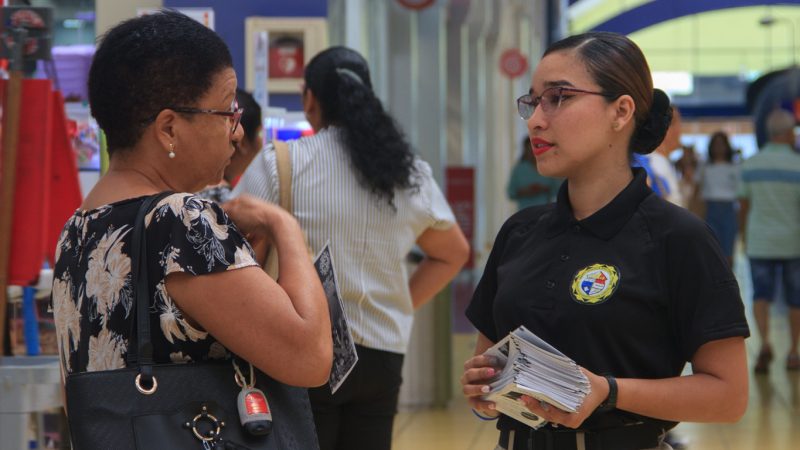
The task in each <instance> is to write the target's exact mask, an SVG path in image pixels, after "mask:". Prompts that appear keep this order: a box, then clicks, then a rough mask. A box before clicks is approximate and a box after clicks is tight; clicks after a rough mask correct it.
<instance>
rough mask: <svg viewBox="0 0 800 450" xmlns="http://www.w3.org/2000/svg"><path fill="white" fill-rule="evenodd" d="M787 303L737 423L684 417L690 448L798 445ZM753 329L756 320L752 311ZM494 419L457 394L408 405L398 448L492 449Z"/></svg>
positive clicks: (798, 378)
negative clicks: (427, 406)
mask: <svg viewBox="0 0 800 450" xmlns="http://www.w3.org/2000/svg"><path fill="white" fill-rule="evenodd" d="M739 261H740V262H739V263H737V264H736V273H737V277H738V278H739V280H740V286H741V288H742V296H743V298H744V299H745V303H746V306H747V309H748V313H749V312H750V295H751V289H750V282H749V272H748V270H749V269H748V267H747V264H746V262H743V259H742V258H740V259H739ZM785 312H786V307H785V306H784V305H782V304H776V305H774V307H773V311H772V317H773V320H772V322H771V334H772V342H773V345H774V346H775V353H776V358H775V360H774V361H773V364H772V367H771V368H770V372H769V374H767V375H758V376H755V375H754V376H751V378H750V402H749V406H748V409H747V413H746V414H745V416H744V418H742V420H740V421H739V422H738V423H736V424H731V425H712V424H693V423H683V424H681V425H679V426H678V427H677V428H676V429H675V432H676V434H677V435H679V436H680V437H681V438H683V439H684V440H685V441H687V443H688V447H687V448H689V449H692V450H798V449H800V373H798V372H787V371H786V370H784V368H783V364H784V355H785V353H786V350H787V348H788V342H787V339H788V334H789V330H788V321H787V318H786V316H785ZM748 319H749V320H750V323H751V331H752V332H753V334H756V331H755V323H754V322H753V320H752V317H748ZM758 345H759V342H758V337H757V336H755V337H751V338H750V339H748V340H747V350H748V355H749V357H750V363H751V365H752V364H753V362H754V360H755V357H756V354H757V353H758ZM494 425H495V424H494V422H482V421H480V420H478V419H477V418H475V417H474V416H473V415H472V413H471V412H470V410H469V408H468V407H467V406H466V403H465V402H464V401H463V400H461V399H456V400H453V402H452V403H451V405H450V407H449V408H447V409H434V410H420V411H404V412H401V413H400V414H399V415H398V416H397V419H396V422H395V436H394V445H393V449H394V450H450V449H452V450H491V449H493V448H494V446H495V443H496V441H497V431H496V430H495V428H494Z"/></svg>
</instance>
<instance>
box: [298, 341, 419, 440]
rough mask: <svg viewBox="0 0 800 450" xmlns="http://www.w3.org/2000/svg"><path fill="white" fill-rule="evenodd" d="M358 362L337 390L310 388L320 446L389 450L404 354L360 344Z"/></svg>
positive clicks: (324, 387)
mask: <svg viewBox="0 0 800 450" xmlns="http://www.w3.org/2000/svg"><path fill="white" fill-rule="evenodd" d="M356 351H357V352H358V363H357V364H356V366H355V368H354V369H353V371H352V372H351V373H350V375H349V376H348V377H347V380H345V382H344V383H343V384H342V386H341V387H340V388H339V390H338V391H336V394H333V395H331V389H330V387H328V385H327V384H326V385H324V386H321V387H318V388H314V389H309V391H308V395H309V397H310V399H311V409H312V410H313V411H314V422H315V424H316V426H317V436H319V446H320V450H361V449H363V450H389V449H390V448H391V447H392V426H393V424H394V416H395V414H397V397H398V395H399V394H400V384H401V383H402V381H403V379H402V375H401V370H402V368H403V355H401V354H399V353H392V352H384V351H380V350H374V349H370V348H366V347H361V346H360V345H356Z"/></svg>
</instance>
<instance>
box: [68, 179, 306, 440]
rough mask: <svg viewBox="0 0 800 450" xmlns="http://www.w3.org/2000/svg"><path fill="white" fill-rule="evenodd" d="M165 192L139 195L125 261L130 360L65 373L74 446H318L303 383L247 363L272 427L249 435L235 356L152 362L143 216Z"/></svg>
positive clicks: (240, 378) (242, 365)
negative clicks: (132, 311) (132, 312)
mask: <svg viewBox="0 0 800 450" xmlns="http://www.w3.org/2000/svg"><path fill="white" fill-rule="evenodd" d="M165 195H166V193H164V194H160V195H156V196H153V197H151V198H149V199H147V200H145V202H144V203H143V204H142V206H141V207H140V208H139V213H138V215H137V218H136V223H135V224H134V230H133V236H132V238H133V243H132V248H133V250H132V252H131V253H132V254H131V267H132V276H133V286H134V289H135V299H136V317H135V320H134V323H135V328H134V330H135V332H133V330H132V336H131V339H130V346H129V352H128V368H126V369H120V370H108V371H96V372H83V373H77V374H71V375H68V376H67V378H66V403H67V414H68V420H69V429H70V434H71V438H72V444H73V449H75V450H100V449H103V450H105V449H108V450H111V449H114V450H123V449H131V450H134V449H136V450H143V449H147V450H160V449H170V450H172V449H175V450H183V449H192V450H198V449H206V450H210V449H240V450H245V449H251V450H262V449H269V450H292V449H297V450H313V449H318V448H319V443H318V441H317V435H316V430H315V428H314V419H313V416H312V414H311V406H310V403H309V401H308V392H307V390H306V389H304V388H298V387H292V386H288V385H285V384H283V383H281V382H278V381H276V380H273V379H272V378H270V377H269V376H267V375H265V374H264V373H261V372H260V371H258V370H256V371H253V370H252V366H250V368H251V371H250V374H251V375H252V374H253V373H254V372H255V379H256V381H255V386H256V387H257V388H258V389H260V390H262V391H263V392H264V393H265V394H266V398H267V401H268V404H269V410H270V412H271V414H272V428H271V431H270V432H269V433H268V434H266V435H261V436H254V435H251V434H250V433H248V432H247V431H246V430H245V428H244V427H243V426H242V425H241V423H240V420H239V412H238V406H237V403H238V402H237V399H238V396H239V393H240V392H241V390H242V389H241V388H240V386H239V385H237V383H241V382H242V381H244V384H245V385H246V384H248V383H249V381H248V380H242V378H243V377H242V376H241V373H240V374H239V375H240V376H239V377H237V376H236V372H237V370H235V369H234V366H233V361H231V360H226V361H220V362H198V363H186V364H154V362H153V345H152V342H151V341H150V320H149V315H148V310H149V306H150V305H149V303H150V302H149V295H148V280H147V270H146V268H147V258H146V255H147V248H146V247H147V246H146V239H145V238H144V229H145V227H144V217H145V215H146V213H147V212H148V211H150V209H151V208H152V207H153V206H154V205H155V204H156V203H157V201H158V200H159V199H161V198H163V197H164V196H165ZM248 365H249V364H247V363H243V364H242V363H240V364H239V366H241V367H247V366H248Z"/></svg>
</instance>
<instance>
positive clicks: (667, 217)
mask: <svg viewBox="0 0 800 450" xmlns="http://www.w3.org/2000/svg"><path fill="white" fill-rule="evenodd" d="M639 211H640V212H641V213H642V215H643V216H644V218H645V220H646V222H647V226H648V228H649V230H650V233H651V235H653V236H654V237H663V238H670V239H672V238H678V239H687V238H688V239H689V240H695V239H706V238H709V237H711V234H710V230H709V228H708V225H706V222H705V221H703V220H702V219H701V218H700V217H698V216H697V215H695V214H694V213H692V212H691V211H689V210H688V209H686V208H683V207H681V206H678V205H675V204H673V203H670V202H668V201H667V200H665V199H663V198H661V197H659V196H657V195H650V196H648V197H647V198H646V199H645V200H644V201H642V203H641V205H640V208H639Z"/></svg>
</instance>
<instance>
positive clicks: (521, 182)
mask: <svg viewBox="0 0 800 450" xmlns="http://www.w3.org/2000/svg"><path fill="white" fill-rule="evenodd" d="M561 182H562V180H559V179H557V178H551V177H546V176H543V175H541V174H540V173H539V170H538V169H537V168H536V158H535V157H534V156H533V151H531V140H530V138H529V137H527V136H526V137H524V138H523V139H522V154H521V155H520V158H519V161H517V164H515V165H514V169H512V171H511V177H510V178H509V180H508V187H507V192H508V198H509V199H511V200H514V201H515V202H517V209H523V208H527V207H529V206H536V205H544V204H547V203H550V202H552V201H553V199H555V196H556V193H557V192H558V188H559V186H561Z"/></svg>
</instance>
